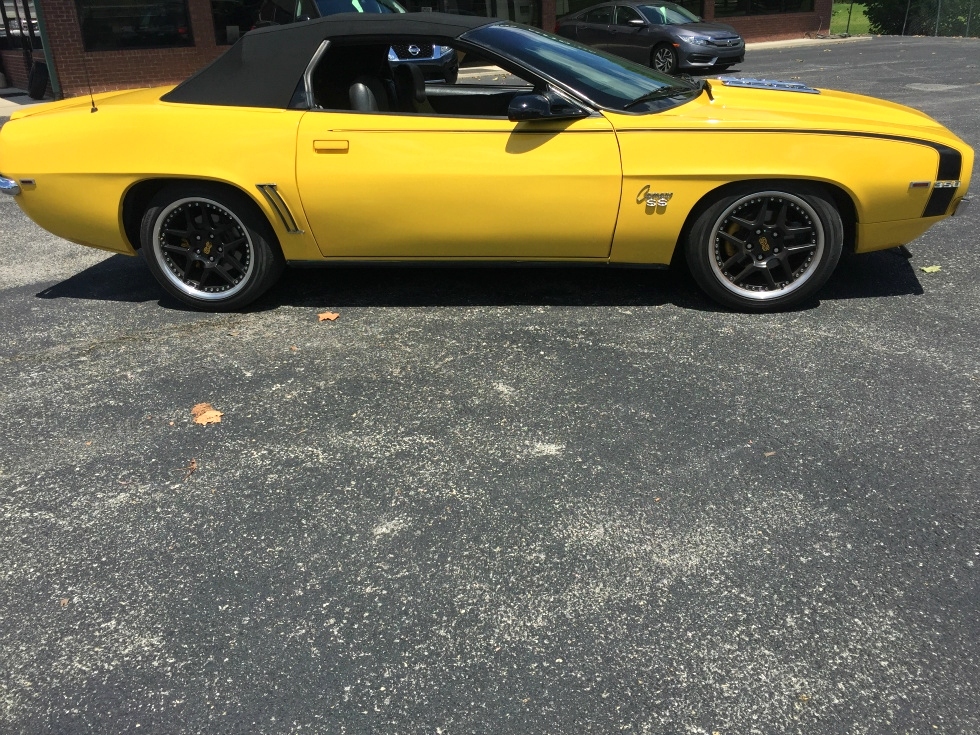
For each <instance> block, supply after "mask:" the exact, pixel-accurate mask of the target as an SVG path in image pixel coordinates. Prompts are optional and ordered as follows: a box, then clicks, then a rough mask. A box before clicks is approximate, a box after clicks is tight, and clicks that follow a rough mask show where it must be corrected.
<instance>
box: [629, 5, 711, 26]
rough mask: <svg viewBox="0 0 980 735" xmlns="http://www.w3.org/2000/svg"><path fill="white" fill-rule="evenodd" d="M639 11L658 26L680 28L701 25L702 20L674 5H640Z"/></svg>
mask: <svg viewBox="0 0 980 735" xmlns="http://www.w3.org/2000/svg"><path fill="white" fill-rule="evenodd" d="M637 10H639V11H640V13H641V14H642V15H643V17H644V18H646V19H647V20H648V21H650V22H651V23H654V24H656V25H669V26H679V25H684V24H685V23H700V22H701V19H700V18H699V17H698V16H696V15H695V14H694V13H692V12H691V11H690V10H688V9H687V8H682V7H681V6H680V5H674V4H673V3H664V4H663V5H659V4H658V5H638V6H637Z"/></svg>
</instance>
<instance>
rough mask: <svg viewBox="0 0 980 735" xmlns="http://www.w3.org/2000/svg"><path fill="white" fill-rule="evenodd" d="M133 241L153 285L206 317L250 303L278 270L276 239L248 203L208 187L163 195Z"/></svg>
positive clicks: (230, 192)
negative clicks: (137, 242)
mask: <svg viewBox="0 0 980 735" xmlns="http://www.w3.org/2000/svg"><path fill="white" fill-rule="evenodd" d="M140 240H141V243H142V247H141V250H142V252H143V257H144V259H145V260H146V262H147V265H148V266H149V268H150V271H151V272H152V273H153V275H154V277H155V278H156V279H157V280H158V281H159V282H160V285H162V286H163V287H164V289H166V290H167V291H168V292H169V293H170V294H172V295H173V296H175V297H176V298H178V299H180V300H181V301H183V302H184V303H185V304H189V305H190V306H193V307H195V308H197V309H202V310H206V311H228V310H231V309H237V308H241V307H243V306H245V305H246V304H248V303H250V302H252V301H254V300H255V299H256V298H258V297H259V296H261V295H262V294H263V293H264V292H265V291H266V290H268V289H269V287H270V286H272V284H273V283H275V281H276V279H277V278H278V277H279V274H280V273H281V272H282V270H283V267H284V265H285V261H284V260H283V257H282V252H281V251H280V249H279V243H278V241H277V239H276V236H275V233H274V232H273V230H272V228H271V227H270V226H269V223H268V222H267V221H266V220H265V218H264V217H263V216H262V214H261V212H260V211H259V210H258V209H257V207H256V205H255V203H254V202H252V201H251V200H249V199H248V197H246V196H245V195H244V194H242V193H240V192H237V191H234V190H228V189H225V188H224V187H220V186H216V185H213V184H206V183H202V184H198V183H188V184H184V185H173V186H168V187H166V188H165V189H163V190H162V191H161V192H160V193H159V194H157V195H156V196H155V197H154V198H153V200H152V201H151V202H150V206H149V207H148V208H147V210H146V213H145V214H144V216H143V223H142V228H141V232H140Z"/></svg>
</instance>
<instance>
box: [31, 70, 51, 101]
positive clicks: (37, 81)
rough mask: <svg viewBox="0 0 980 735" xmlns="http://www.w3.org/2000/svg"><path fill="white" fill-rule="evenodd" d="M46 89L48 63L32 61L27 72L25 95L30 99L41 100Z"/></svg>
mask: <svg viewBox="0 0 980 735" xmlns="http://www.w3.org/2000/svg"><path fill="white" fill-rule="evenodd" d="M47 90H48V65H47V64H44V63H41V62H37V61H36V62H34V64H33V65H32V66H31V70H30V72H28V74H27V96H28V97H30V98H31V99H32V100H43V99H44V93H45V92H46V91H47Z"/></svg>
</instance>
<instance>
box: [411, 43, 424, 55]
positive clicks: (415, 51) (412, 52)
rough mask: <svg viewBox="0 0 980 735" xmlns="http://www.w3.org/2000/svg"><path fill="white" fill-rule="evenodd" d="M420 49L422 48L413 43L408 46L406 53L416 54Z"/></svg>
mask: <svg viewBox="0 0 980 735" xmlns="http://www.w3.org/2000/svg"><path fill="white" fill-rule="evenodd" d="M421 51H422V49H420V48H419V47H418V46H416V45H415V44H414V43H413V44H412V45H411V46H409V47H408V53H410V54H411V55H412V56H418V55H419V53H420V52H421Z"/></svg>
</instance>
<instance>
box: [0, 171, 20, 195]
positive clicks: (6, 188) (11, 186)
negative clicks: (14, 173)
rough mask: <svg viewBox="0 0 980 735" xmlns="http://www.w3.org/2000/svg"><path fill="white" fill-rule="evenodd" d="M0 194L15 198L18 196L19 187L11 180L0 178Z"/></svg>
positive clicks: (4, 177)
mask: <svg viewBox="0 0 980 735" xmlns="http://www.w3.org/2000/svg"><path fill="white" fill-rule="evenodd" d="M0 192H2V193H4V194H8V195H10V196H12V197H15V196H17V195H18V194H20V185H19V184H18V183H17V182H16V181H14V180H13V179H8V178H7V177H6V176H0Z"/></svg>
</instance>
